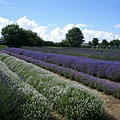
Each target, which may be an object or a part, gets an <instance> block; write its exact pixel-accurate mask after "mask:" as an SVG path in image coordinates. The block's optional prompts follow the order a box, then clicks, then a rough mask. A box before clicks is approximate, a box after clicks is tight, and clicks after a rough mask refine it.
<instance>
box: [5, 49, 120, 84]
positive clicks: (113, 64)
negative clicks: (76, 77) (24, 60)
mask: <svg viewBox="0 0 120 120" xmlns="http://www.w3.org/2000/svg"><path fill="white" fill-rule="evenodd" d="M6 50H7V51H8V52H12V53H16V54H22V55H24V56H28V57H32V58H34V59H37V60H42V61H45V62H48V63H53V64H57V65H59V66H63V67H67V68H72V69H74V70H77V71H79V72H84V73H86V74H90V75H93V76H96V77H100V78H107V79H110V80H112V81H115V82H120V62H119V61H106V60H97V59H92V58H86V57H76V56H67V55H60V54H55V53H43V52H35V51H31V50H24V49H20V48H6ZM116 69H117V72H115V70H116Z"/></svg>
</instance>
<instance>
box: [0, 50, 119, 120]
mask: <svg viewBox="0 0 120 120" xmlns="http://www.w3.org/2000/svg"><path fill="white" fill-rule="evenodd" d="M7 54H8V55H7ZM12 56H14V57H12ZM20 59H21V60H20ZM0 60H1V62H0V66H1V69H2V70H1V71H2V72H3V73H4V74H5V75H7V76H9V77H10V78H11V80H12V82H11V83H13V84H15V85H16V86H17V88H19V87H21V84H27V85H26V87H27V88H23V86H22V96H25V98H26V99H25V101H27V108H26V109H25V110H26V112H25V113H24V115H23V114H22V115H23V116H22V117H23V118H24V119H26V118H27V117H26V116H28V119H31V118H32V115H33V114H35V115H34V117H35V119H37V117H38V116H39V117H41V120H47V119H51V117H50V116H51V112H53V111H57V112H58V114H60V115H62V116H63V117H64V118H65V120H86V119H89V120H93V119H98V120H99V119H100V120H102V119H103V120H105V117H104V109H103V108H102V102H101V100H100V99H99V97H98V96H97V95H96V94H95V93H94V92H92V91H89V90H88V89H87V88H86V87H85V86H82V84H83V85H86V86H89V87H91V88H94V89H97V90H98V91H101V92H104V93H105V94H107V95H112V96H113V97H115V98H118V99H120V62H119V61H117V60H112V61H108V60H101V59H94V58H88V57H85V56H69V55H65V54H56V53H45V52H40V51H34V50H26V49H21V48H6V49H4V50H3V51H2V52H1V54H0ZM25 61H26V62H25ZM31 63H32V64H31ZM42 68H44V69H42ZM45 69H46V70H49V71H51V72H49V71H46V70H45ZM10 71H11V72H10ZM53 73H57V74H59V75H61V76H63V77H66V78H68V79H70V80H69V81H66V80H64V78H63V79H61V78H59V76H58V75H55V74H53ZM11 74H15V76H16V75H17V76H16V77H17V79H16V80H17V81H16V80H15V78H14V77H13V75H11ZM18 79H19V80H18ZM75 81H76V82H75ZM21 82H22V83H21ZM7 83H9V82H7ZM5 85H6V83H5ZM28 85H29V86H28ZM29 88H31V89H32V91H33V89H34V90H35V91H36V92H35V94H36V95H37V94H40V95H37V96H42V98H41V99H40V101H39V102H40V103H39V102H35V101H37V99H38V97H37V96H36V95H34V93H33V95H32V96H31V95H30V94H29V93H30V92H28V94H25V93H24V89H25V91H26V89H27V91H29ZM20 89H21V88H20ZM16 94H17V93H16ZM19 96H21V94H19ZM26 96H27V97H26ZM35 96H36V97H35ZM31 97H32V98H34V99H33V100H32V99H31ZM23 98H24V97H23ZM23 98H22V99H23ZM31 100H32V101H31ZM43 100H45V104H44V106H42V107H43V108H42V110H43V111H44V112H42V113H41V112H40V113H41V114H40V113H38V112H35V111H36V110H39V111H41V107H40V106H41V104H43ZM28 101H29V102H28ZM48 101H49V102H48ZM38 104H40V106H38V107H39V108H37V105H38ZM22 105H23V106H24V105H25V106H26V104H25V103H24V102H23V103H22ZM31 105H32V107H33V106H34V107H33V111H34V112H32V113H31V112H30V111H29V107H30V109H31ZM91 105H92V106H91ZM23 108H24V107H23ZM20 110H21V111H22V112H23V111H24V110H23V109H20ZM31 114H32V115H31ZM103 117H104V118H103ZM32 119H33V118H32ZM52 119H54V117H53V118H52ZM63 120H64V119H63Z"/></svg>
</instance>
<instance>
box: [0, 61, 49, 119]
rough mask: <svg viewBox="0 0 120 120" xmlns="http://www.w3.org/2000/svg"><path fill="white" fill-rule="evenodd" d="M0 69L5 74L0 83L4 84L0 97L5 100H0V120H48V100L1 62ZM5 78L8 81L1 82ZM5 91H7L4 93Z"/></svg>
mask: <svg viewBox="0 0 120 120" xmlns="http://www.w3.org/2000/svg"><path fill="white" fill-rule="evenodd" d="M0 68H1V70H2V72H3V73H5V74H4V76H3V75H2V76H1V79H2V80H1V81H0V83H4V86H3V84H2V89H4V90H3V91H4V93H3V95H2V96H1V94H0V96H1V97H4V98H5V99H4V98H1V100H0V102H2V103H1V104H0V108H1V109H0V110H1V112H0V114H2V115H1V116H0V118H1V120H12V119H18V120H48V119H49V115H50V114H49V113H50V109H51V108H50V104H49V101H48V99H46V97H44V96H43V95H42V94H41V93H39V92H38V91H37V90H36V89H35V88H33V87H32V86H31V85H30V84H28V83H26V82H24V81H23V80H22V79H20V77H19V76H18V75H17V74H15V73H13V72H12V71H11V70H10V69H9V68H8V67H7V66H6V64H5V63H3V62H1V61H0ZM5 77H7V78H8V77H9V78H10V79H4V80H3V78H5ZM14 88H15V89H14ZM6 89H7V91H5V90H6ZM11 90H12V91H11ZM13 90H14V91H13ZM0 92H1V90H0ZM3 99H4V102H3Z"/></svg>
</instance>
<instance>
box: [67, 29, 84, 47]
mask: <svg viewBox="0 0 120 120" xmlns="http://www.w3.org/2000/svg"><path fill="white" fill-rule="evenodd" d="M83 39H84V37H83V34H82V32H81V30H80V29H79V28H78V27H73V28H72V29H70V30H69V31H68V33H67V34H66V42H67V43H68V44H69V46H70V47H79V46H80V45H81V44H82V43H83V42H84V40H83Z"/></svg>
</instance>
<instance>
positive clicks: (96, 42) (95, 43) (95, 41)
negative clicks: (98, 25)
mask: <svg viewBox="0 0 120 120" xmlns="http://www.w3.org/2000/svg"><path fill="white" fill-rule="evenodd" d="M92 45H93V46H96V45H99V40H98V38H93V40H92Z"/></svg>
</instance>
